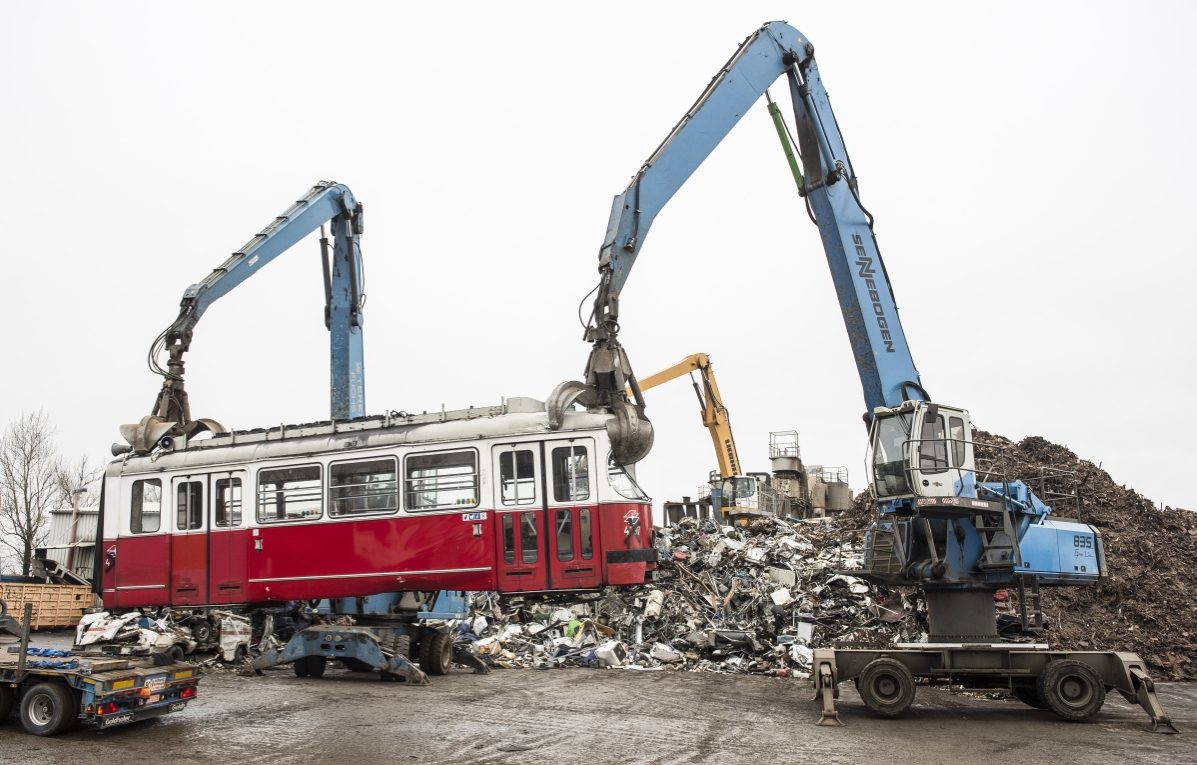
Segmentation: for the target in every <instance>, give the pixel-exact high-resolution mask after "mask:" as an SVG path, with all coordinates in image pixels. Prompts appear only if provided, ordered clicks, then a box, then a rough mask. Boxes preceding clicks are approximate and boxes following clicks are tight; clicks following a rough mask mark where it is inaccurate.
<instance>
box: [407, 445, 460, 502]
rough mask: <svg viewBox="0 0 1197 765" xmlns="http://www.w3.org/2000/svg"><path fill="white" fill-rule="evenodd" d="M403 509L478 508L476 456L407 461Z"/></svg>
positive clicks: (443, 455)
mask: <svg viewBox="0 0 1197 765" xmlns="http://www.w3.org/2000/svg"><path fill="white" fill-rule="evenodd" d="M406 465H407V468H406V469H407V490H406V492H407V509H408V510H433V509H436V508H440V507H476V506H477V505H478V453H477V452H476V451H474V450H472V449H471V450H469V451H462V452H442V453H440V454H412V455H409V456H408V457H407V462H406Z"/></svg>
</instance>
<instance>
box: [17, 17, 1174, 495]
mask: <svg viewBox="0 0 1197 765" xmlns="http://www.w3.org/2000/svg"><path fill="white" fill-rule="evenodd" d="M1195 15H1197V13H1195V12H1194V6H1193V5H1191V4H1181V3H1177V4H1168V3H1142V2H1139V3H1133V4H1132V3H1125V4H1118V5H1114V4H1106V3H1091V2H1090V3H1068V4H1065V3H1051V4H1045V3H1041V2H1039V3H988V4H974V3H947V4H938V5H933V4H913V3H900V4H897V3H826V2H825V3H804V2H787V3H758V2H744V1H741V2H737V3H720V4H697V3H674V4H665V3H645V2H636V3H619V2H604V3H601V4H562V3H544V4H532V3H503V4H497V3H478V4H471V3H453V4H449V3H420V4H414V3H412V4H404V3H339V4H330V3H327V2H319V3H316V2H286V3H281V2H280V3H266V2H255V3H244V2H235V3H231V2H230V3H220V2H205V3H132V2H112V3H102V4H101V3H67V2H55V3H23V2H22V3H19V2H15V1H14V0H3V1H2V2H0V98H2V99H3V105H4V107H3V119H2V120H0V135H2V137H3V141H2V143H0V146H2V147H3V149H2V152H3V153H2V155H0V156H2V157H3V165H2V167H3V176H4V181H5V182H4V184H3V186H2V187H0V210H2V211H3V213H2V214H3V219H4V223H5V241H6V242H7V245H6V257H5V258H4V270H3V276H2V277H0V278H2V279H3V282H2V283H3V285H4V290H3V297H2V301H0V322H2V326H3V327H4V334H3V346H2V347H3V370H4V374H3V375H2V376H0V420H2V421H7V420H9V419H11V418H14V417H17V416H18V415H19V414H20V413H21V412H22V411H29V410H34V409H38V408H44V409H45V410H46V411H47V412H48V413H49V414H50V415H51V416H52V417H53V419H54V420H55V421H56V422H57V424H58V427H59V431H60V441H61V443H62V445H63V447H64V448H65V449H66V450H67V451H69V452H71V453H79V452H88V453H91V454H95V455H97V456H100V455H104V456H106V455H107V448H108V445H109V444H110V443H111V442H113V441H116V440H119V439H120V436H119V433H118V432H117V426H118V425H120V424H121V423H125V422H136V421H137V420H138V419H139V418H141V417H142V416H143V415H145V414H148V413H149V412H150V408H151V404H152V401H153V398H154V395H155V393H156V391H157V389H158V387H159V385H160V378H158V377H156V376H154V375H152V374H151V373H150V372H149V371H148V370H147V369H146V365H145V355H146V351H147V349H148V347H149V345H150V342H151V341H152V340H153V339H154V337H155V336H156V335H157V334H158V333H159V332H160V331H161V330H162V329H163V328H164V327H165V326H166V325H167V324H168V323H169V322H170V321H171V320H172V319H173V318H174V316H175V315H176V313H177V310H178V302H179V298H180V296H181V295H182V292H183V290H184V288H185V287H187V285H189V284H191V283H193V282H196V281H199V280H200V279H201V278H202V277H204V276H205V275H206V274H207V273H208V272H209V271H210V270H211V269H212V268H213V267H215V266H217V265H219V264H220V263H221V262H222V261H223V260H224V259H225V258H226V257H227V256H228V254H229V253H230V252H232V251H233V250H234V249H236V248H238V247H240V246H241V245H242V244H243V243H244V242H245V241H246V240H248V239H249V237H250V236H251V235H252V234H254V233H255V232H257V231H259V230H261V228H262V227H263V226H265V225H266V224H267V223H268V222H269V221H270V220H271V219H272V218H273V217H274V216H275V215H278V214H279V213H281V212H282V211H283V210H284V209H285V208H286V207H287V206H288V205H289V204H290V203H291V202H292V201H293V200H295V199H297V198H298V197H299V196H301V195H302V194H303V193H304V192H305V191H306V190H307V189H308V188H309V187H310V186H311V185H312V184H313V183H314V182H316V181H318V180H322V179H323V180H336V181H340V182H342V183H345V184H346V185H348V186H349V187H350V188H351V189H352V190H353V192H354V194H355V195H356V196H357V198H358V199H359V200H361V201H362V202H363V203H364V204H365V206H366V212H367V220H366V232H365V236H364V237H363V240H362V248H363V253H364V257H365V261H366V280H367V284H366V293H367V295H368V303H367V306H366V311H365V314H366V327H365V346H366V351H365V352H366V369H367V375H366V403H367V408H368V409H369V411H370V412H372V413H381V412H382V411H384V410H385V409H406V410H408V411H417V412H418V411H423V410H434V409H436V408H439V407H440V406H441V405H442V404H444V405H445V406H447V407H449V408H459V407H465V406H469V405H479V406H481V405H485V404H497V403H498V402H499V399H500V397H502V396H532V397H536V398H539V399H544V398H545V397H546V396H547V395H548V393H549V391H551V390H552V389H553V387H554V386H555V385H556V384H557V383H559V382H561V381H563V380H567V379H577V378H578V377H580V376H581V374H582V370H583V367H584V364H585V361H586V357H587V353H588V350H589V346H587V345H586V344H585V343H583V342H582V339H581V334H582V331H581V327H580V326H579V324H578V319H577V318H576V310H577V306H578V301H579V300H580V299H581V298H582V296H583V295H585V294H586V293H587V292H588V291H589V290H590V289H591V288H592V287H593V286H594V284H595V282H596V278H597V274H596V270H595V269H596V265H597V260H596V258H597V251H598V247H599V245H600V244H601V243H602V238H603V232H604V230H605V227H606V223H607V216H608V211H609V208H610V203H611V197H612V196H613V195H615V194H617V193H619V192H620V191H622V190H623V188H624V187H625V186H626V185H627V182H628V179H629V178H630V176H631V175H632V173H634V172H635V171H636V170H637V168H638V167H639V166H640V164H641V162H642V161H643V160H644V159H645V158H646V157H647V156H648V155H649V153H650V152H651V151H652V150H653V149H654V148H655V147H656V146H657V144H658V143H659V142H660V141H661V139H662V138H663V137H664V136H665V134H666V133H667V132H668V131H669V129H670V128H671V127H672V126H673V125H674V123H675V122H676V121H677V120H678V118H679V117H680V116H681V115H682V114H683V113H684V112H685V110H686V109H687V108H688V107H689V106H690V105H691V103H692V102H693V101H694V99H695V98H696V97H697V95H698V94H699V92H700V91H701V90H702V89H703V87H704V86H705V85H706V84H707V82H708V81H709V80H710V78H711V77H712V76H713V75H714V74H715V72H716V71H717V70H718V68H719V67H720V66H721V65H722V64H723V62H724V61H725V60H726V59H727V58H728V57H729V56H730V55H731V53H732V52H733V51H734V50H735V47H736V45H737V43H739V42H740V41H741V40H742V39H743V38H744V37H745V36H746V35H748V34H749V33H750V32H752V31H753V30H754V29H755V28H756V27H757V26H759V25H760V23H762V22H764V21H767V20H770V19H779V18H780V19H787V20H788V21H789V22H790V23H792V24H793V25H794V26H796V27H797V28H798V29H799V30H800V31H801V32H802V33H804V35H805V36H806V37H808V38H809V39H810V40H812V41H813V42H814V44H815V46H816V51H817V53H816V57H817V59H818V61H819V65H820V71H821V74H822V76H823V81H824V83H825V85H826V87H827V89H828V91H829V93H830V94H831V98H832V104H833V106H834V107H835V109H836V113H837V117H838V122H839V124H840V126H841V128H842V130H843V132H844V135H845V138H846V140H847V142H848V146H849V149H850V151H851V153H852V159H853V162H854V164H855V167H856V169H857V172H858V173H859V176H860V179H861V192H862V198H863V201H864V203H865V205H866V206H867V207H868V208H869V209H870V210H871V211H872V212H873V213H874V215H875V216H876V218H877V225H876V232H877V236H878V239H879V241H880V244H881V247H882V251H883V253H884V254H885V257H886V263H887V265H888V269H889V275H890V277H891V279H892V280H893V282H894V289H895V293H896V295H897V299H898V305H899V307H900V309H901V317H902V321H903V325H904V327H905V330H906V335H907V338H908V339H909V342H910V347H911V349H912V352H913V354H914V359H915V363H916V364H917V366H918V368H919V370H920V372H921V374H922V381H923V384H924V386H925V387H926V388H927V390H928V391H929V392H930V393H931V395H932V396H933V397H934V398H935V400H937V401H942V402H946V403H951V404H956V405H960V406H964V407H967V408H968V409H969V410H970V411H971V412H972V414H973V420H974V423H975V424H977V425H978V426H979V427H982V428H984V429H987V430H990V431H993V432H996V433H1002V434H1004V435H1006V436H1009V437H1011V438H1015V439H1018V438H1021V437H1023V436H1026V435H1041V436H1043V437H1045V438H1047V439H1049V440H1051V441H1054V442H1057V443H1062V444H1066V445H1068V446H1069V447H1071V448H1072V449H1074V450H1075V451H1076V452H1077V453H1078V454H1080V455H1081V456H1083V457H1086V458H1088V459H1091V460H1093V461H1094V462H1101V463H1102V464H1103V466H1104V467H1105V468H1106V469H1107V470H1109V471H1110V473H1111V474H1112V475H1113V476H1114V478H1115V480H1117V481H1119V482H1122V483H1126V484H1128V485H1130V486H1132V487H1134V488H1135V489H1138V490H1139V491H1142V492H1144V493H1145V494H1147V495H1148V496H1149V497H1151V498H1152V499H1154V500H1156V501H1157V502H1159V501H1163V502H1165V503H1167V504H1170V505H1173V506H1178V505H1179V506H1182V507H1189V508H1197V488H1195V486H1197V484H1194V482H1193V480H1192V475H1193V472H1194V467H1193V465H1194V462H1197V445H1195V444H1197V439H1195V438H1194V435H1193V430H1194V426H1195V425H1197V415H1195V414H1194V408H1193V407H1191V406H1189V405H1188V404H1189V403H1191V401H1190V399H1189V398H1187V397H1189V396H1191V395H1192V393H1193V388H1194V386H1193V382H1192V378H1191V373H1192V371H1193V367H1194V362H1193V356H1194V346H1195V343H1194V340H1193V337H1192V329H1190V327H1189V325H1190V323H1191V313H1192V311H1191V308H1190V305H1191V302H1192V297H1191V295H1192V289H1193V287H1192V284H1193V282H1194V277H1195V276H1197V267H1195V266H1194V261H1193V250H1194V245H1193V236H1192V233H1191V231H1190V230H1189V229H1190V219H1191V217H1192V215H1193V210H1194V208H1195V204H1194V203H1195V201H1197V200H1195V199H1194V197H1195V196H1197V194H1195V190H1194V183H1193V178H1194V175H1195V174H1197V173H1195V170H1197V167H1195V165H1197V162H1195V156H1197V148H1195V145H1197V142H1195V141H1194V138H1193V127H1192V122H1193V112H1194V106H1193V99H1192V98H1191V95H1192V91H1193V83H1194V82H1195V81H1197V59H1195V58H1194V56H1193V43H1192V39H1191V35H1192V29H1193V28H1194V22H1195V20H1197V19H1195V18H1194V16H1195ZM784 93H785V89H784V88H780V87H779V88H776V89H775V96H782V97H783V98H785V97H784V96H783V94H784ZM785 100H786V101H788V98H786V99H785ZM787 108H788V103H787ZM791 119H792V118H791ZM621 308H622V316H621V319H622V322H621V323H622V326H623V332H622V334H621V339H622V340H623V342H624V344H625V346H626V347H627V349H628V350H629V352H630V355H631V360H632V363H633V365H634V366H635V368H636V370H637V372H638V373H639V374H640V375H641V376H646V375H648V374H649V373H651V372H654V371H656V370H657V369H660V368H662V367H664V366H666V365H668V364H671V363H673V362H674V361H676V360H678V359H679V358H681V357H682V356H684V355H687V354H690V353H694V352H698V351H703V352H706V353H708V354H710V356H711V358H712V360H713V361H714V364H715V368H716V370H717V372H718V378H719V384H720V387H721V388H722V392H723V395H724V399H725V403H726V404H727V405H728V407H729V408H730V410H731V412H732V419H733V424H734V427H735V434H736V436H737V441H738V445H739V450H740V456H741V461H742V462H743V464H744V466H745V468H746V469H747V470H767V469H768V464H769V463H768V459H767V458H768V434H769V431H771V430H789V429H793V430H797V431H799V433H800V434H801V444H802V450H803V457H804V458H805V460H806V462H807V463H808V464H817V463H822V464H826V465H846V466H848V468H849V470H850V472H851V481H852V484H853V487H854V488H856V489H858V490H859V489H861V488H863V487H864V486H865V485H866V482H867V479H866V476H865V474H864V470H863V465H862V460H863V456H864V451H865V446H866V444H865V440H866V433H865V430H864V428H863V426H862V424H861V413H862V411H863V410H864V403H863V397H862V393H861V388H860V383H859V380H858V379H857V376H856V368H855V365H854V363H853V360H852V354H851V351H850V348H849V344H848V340H847V335H846V333H845V330H844V325H843V321H842V318H841V316H840V312H839V309H838V304H837V302H836V298H835V292H834V290H833V287H832V282H831V278H830V274H829V272H828V268H827V264H826V259H825V257H824V255H823V249H822V245H821V243H820V240H819V237H818V232H817V230H816V229H815V227H814V226H812V225H811V224H810V222H809V221H808V220H807V217H806V214H805V213H804V212H803V209H802V207H801V204H800V201H799V199H798V197H797V195H796V192H795V189H794V184H793V180H792V178H791V177H790V175H789V171H788V169H787V167H786V164H785V161H784V157H783V155H782V153H781V150H780V148H779V146H778V143H777V138H776V135H775V133H774V132H773V126H772V124H771V122H770V120H769V117H768V114H767V112H766V109H765V104H764V102H763V99H762V101H761V102H760V103H759V104H758V105H757V106H756V107H754V109H753V110H752V111H750V112H749V113H748V114H747V115H746V116H745V117H744V119H743V120H742V121H741V123H740V125H739V126H738V127H737V128H736V129H735V131H733V133H732V134H731V135H729V136H728V138H727V139H726V140H725V141H724V142H723V143H722V144H721V145H720V146H719V147H718V149H717V150H716V151H715V152H714V153H713V154H712V155H711V157H710V158H709V159H708V160H707V162H706V163H705V164H704V165H703V166H702V167H701V168H699V170H698V172H697V173H695V175H694V177H693V178H692V179H691V180H690V182H689V183H688V184H687V185H686V186H685V187H684V188H683V189H682V190H681V192H679V193H678V194H677V196H675V197H674V199H673V201H672V202H671V203H670V204H669V206H668V207H667V208H666V209H665V211H664V212H663V213H662V214H661V215H660V217H659V218H658V219H657V221H656V223H655V225H654V227H653V229H652V234H651V236H650V237H649V238H648V239H647V240H646V243H645V245H644V249H643V250H642V254H641V257H640V258H639V260H638V263H637V266H636V268H635V270H634V272H633V273H632V276H631V279H630V281H629V283H628V286H627V288H626V289H625V291H624V293H623V299H622V301H621ZM187 363H188V374H187V387H188V390H189V392H190V394H191V402H192V413H193V415H194V416H197V417H211V418H215V419H217V420H219V421H221V422H223V423H224V424H225V425H227V426H229V427H233V428H251V427H259V426H271V425H277V424H278V423H280V422H301V421H310V420H315V419H326V418H327V416H328V340H327V332H326V330H325V328H324V323H323V296H322V282H321V276H320V268H319V254H318V245H317V243H316V241H315V239H308V240H306V241H304V242H302V243H300V244H299V245H297V246H296V247H294V248H293V249H292V250H291V251H290V252H288V253H286V254H285V255H284V256H282V257H280V258H279V259H278V260H276V261H275V262H274V263H272V264H271V265H270V266H269V267H268V268H266V269H264V270H263V272H262V273H261V274H259V275H257V276H255V277H254V278H253V279H252V280H250V281H249V282H247V283H245V284H244V285H242V286H241V287H240V288H238V289H237V290H236V291H234V292H233V293H231V294H229V295H228V296H226V297H225V298H223V299H221V300H220V301H219V302H218V303H216V304H215V305H214V306H213V307H212V308H211V309H210V310H209V311H208V312H207V314H205V316H204V318H203V320H202V321H201V323H200V324H199V326H198V329H197V331H196V335H195V341H194V344H193V346H192V351H191V353H190V354H189V355H188V357H187ZM1185 391H1188V393H1186V392H1185ZM648 400H649V414H650V416H651V417H652V418H653V421H654V423H655V425H656V432H657V440H656V446H655V448H654V450H653V452H652V454H651V455H650V456H649V457H648V458H647V459H646V460H645V461H644V462H643V463H642V464H641V466H640V476H641V478H642V482H643V484H644V485H645V487H646V489H647V490H648V491H649V493H650V494H652V496H653V497H654V499H655V500H656V501H657V502H658V503H659V502H660V501H661V500H666V499H677V498H679V497H681V496H682V495H685V494H690V495H693V494H695V493H696V491H697V486H698V485H699V484H700V483H702V482H703V481H704V480H705V478H706V475H707V472H708V471H709V470H710V469H712V468H714V467H715V458H714V455H713V453H712V448H711V444H710V440H709V438H708V437H707V434H706V433H705V431H704V430H703V429H702V426H701V423H700V421H699V416H698V413H697V405H696V403H695V399H694V394H693V392H692V391H691V390H690V388H689V385H688V383H687V382H686V381H681V380H679V381H677V382H675V383H673V384H672V385H670V386H666V387H662V388H659V389H657V390H654V391H652V392H651V393H650V394H649V396H648ZM658 506H659V505H658Z"/></svg>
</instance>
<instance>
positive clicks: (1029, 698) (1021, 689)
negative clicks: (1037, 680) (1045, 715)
mask: <svg viewBox="0 0 1197 765" xmlns="http://www.w3.org/2000/svg"><path fill="white" fill-rule="evenodd" d="M1013 693H1014V698H1016V699H1018V700H1019V701H1021V702H1022V703H1024V704H1026V705H1027V706H1029V707H1034V708H1035V709H1050V708H1051V707H1049V706H1048V705H1047V704H1046V703H1045V702H1044V701H1043V698H1042V697H1040V695H1039V691H1038V690H1037V689H1035V688H1031V687H1028V686H1025V685H1016V686H1014V691H1013Z"/></svg>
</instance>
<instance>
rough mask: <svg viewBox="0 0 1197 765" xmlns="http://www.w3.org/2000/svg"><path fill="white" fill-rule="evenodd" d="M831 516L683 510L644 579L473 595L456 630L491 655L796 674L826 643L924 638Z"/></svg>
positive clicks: (904, 601)
mask: <svg viewBox="0 0 1197 765" xmlns="http://www.w3.org/2000/svg"><path fill="white" fill-rule="evenodd" d="M842 529H843V526H842V525H841V524H840V523H838V522H836V521H822V522H791V521H784V520H780V519H773V518H765V519H760V520H756V521H754V522H752V523H751V524H749V525H748V526H721V525H718V524H716V523H714V522H712V521H709V520H704V521H697V520H695V519H693V518H685V519H682V521H681V522H680V523H678V524H677V525H674V526H670V527H669V528H667V529H664V530H661V531H659V532H658V534H657V547H658V549H660V550H661V552H662V555H663V557H664V561H663V562H662V564H661V571H660V576H661V578H660V580H659V581H658V582H657V583H655V584H654V585H652V586H647V585H646V586H643V587H636V588H621V589H619V590H608V591H607V592H605V593H603V595H602V596H599V597H596V598H594V599H592V600H589V601H587V602H582V603H574V604H572V605H570V606H569V607H563V606H561V605H549V604H544V603H541V604H532V603H524V604H515V605H512V606H511V607H508V608H503V607H502V606H501V605H500V604H499V602H498V601H497V599H495V598H494V597H493V596H486V595H480V596H479V598H478V600H476V601H475V611H474V612H475V618H474V619H473V621H472V622H468V623H465V624H463V625H462V630H463V635H462V639H463V640H473V641H476V642H475V643H474V650H475V651H476V652H477V653H478V654H480V655H481V656H483V657H484V658H485V659H486V660H488V661H489V662H490V663H492V664H493V665H495V666H500V667H538V668H548V667H554V666H571V665H586V666H626V667H627V668H629V669H658V668H668V669H685V670H692V671H700V672H729V673H753V674H771V675H793V676H798V677H804V676H806V673H807V672H809V669H810V661H811V649H813V648H815V647H818V646H820V645H823V644H827V643H832V642H835V643H846V642H850V643H868V644H878V643H881V644H887V643H895V642H907V641H910V642H914V641H918V640H920V639H922V640H925V639H926V638H925V631H926V627H925V621H922V620H921V619H920V615H919V613H918V611H919V604H918V602H917V601H916V600H915V599H914V598H915V596H914V594H913V593H912V592H900V591H898V590H896V589H893V588H887V587H878V586H875V585H872V584H869V583H868V582H865V581H864V580H862V579H859V578H857V577H855V576H852V574H851V572H852V571H854V570H859V569H860V565H861V564H860V561H861V556H862V550H861V546H860V542H859V540H855V541H854V540H853V539H852V535H850V534H845V533H842Z"/></svg>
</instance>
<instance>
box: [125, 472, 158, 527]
mask: <svg viewBox="0 0 1197 765" xmlns="http://www.w3.org/2000/svg"><path fill="white" fill-rule="evenodd" d="M129 510H130V513H129V530H130V531H132V532H133V533H134V534H152V533H154V532H155V531H157V530H158V529H159V528H161V527H162V480H161V479H159V478H149V479H146V480H142V481H134V482H133V501H132V504H131V506H130V508H129Z"/></svg>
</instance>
